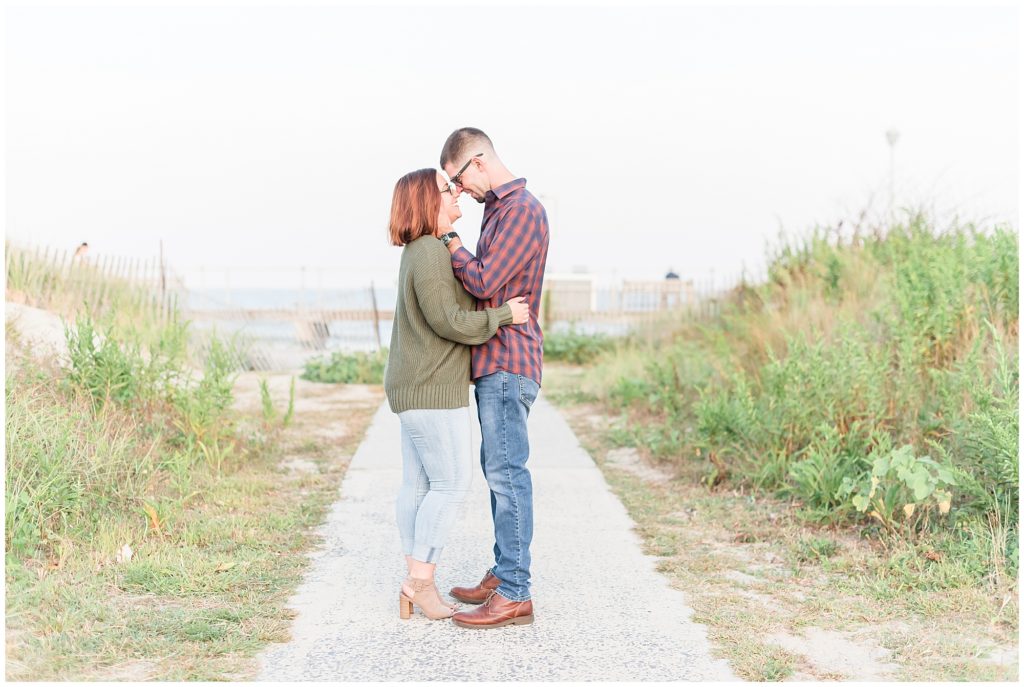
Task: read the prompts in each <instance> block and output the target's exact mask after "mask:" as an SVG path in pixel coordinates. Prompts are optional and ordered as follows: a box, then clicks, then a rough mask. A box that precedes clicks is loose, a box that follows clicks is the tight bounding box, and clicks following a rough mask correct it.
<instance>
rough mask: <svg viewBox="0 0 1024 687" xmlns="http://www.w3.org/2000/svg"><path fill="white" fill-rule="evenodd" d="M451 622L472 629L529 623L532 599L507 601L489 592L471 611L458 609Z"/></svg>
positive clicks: (499, 595)
mask: <svg viewBox="0 0 1024 687" xmlns="http://www.w3.org/2000/svg"><path fill="white" fill-rule="evenodd" d="M452 622H454V623H455V624H456V625H458V626H459V627H468V628H471V629H474V630H483V629H486V628H491V627H505V626H506V625H529V624H530V623H532V622H533V601H532V600H529V599H527V600H526V601H509V600H508V599H506V598H505V597H503V596H502V595H501V594H499V593H498V592H491V593H490V596H488V597H487V600H486V601H484V603H483V605H482V606H480V607H479V608H474V609H473V610H472V611H459V612H458V613H456V614H455V615H453V616H452Z"/></svg>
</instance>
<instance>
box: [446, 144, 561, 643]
mask: <svg viewBox="0 0 1024 687" xmlns="http://www.w3.org/2000/svg"><path fill="white" fill-rule="evenodd" d="M441 167H442V168H443V169H444V171H445V172H446V173H447V174H448V177H449V178H450V179H451V180H452V182H453V183H454V184H455V189H456V191H457V192H458V193H468V194H469V195H470V196H472V197H473V199H474V200H476V202H478V203H483V204H484V218H483V225H482V226H481V230H480V240H479V241H477V246H476V251H477V254H476V256H474V255H473V254H472V253H470V252H469V251H468V250H466V248H465V247H464V246H463V245H462V241H460V240H459V237H458V234H456V233H455V232H450V233H448V234H445V235H444V236H442V237H441V240H442V241H444V242H445V245H446V246H447V247H448V250H449V251H450V252H451V255H452V268H453V269H454V271H455V276H456V277H457V278H458V279H459V281H461V282H462V284H463V286H465V288H466V290H467V291H468V292H469V293H471V294H473V295H474V296H475V297H476V298H477V307H478V308H481V309H482V308H486V307H489V306H490V305H492V304H495V303H497V304H498V305H500V304H502V303H504V302H505V300H507V299H506V296H509V297H511V296H524V297H525V298H526V301H527V302H528V303H529V304H530V319H529V321H528V322H527V323H526V324H522V325H515V326H511V327H502V328H501V329H499V330H498V333H497V335H496V336H494V337H493V338H491V339H490V340H489V341H488V342H487V343H485V344H483V345H481V346H475V347H474V348H473V354H472V360H473V362H472V368H473V371H472V376H473V381H474V383H475V384H476V402H477V411H478V413H479V417H480V432H481V435H482V436H483V444H482V445H481V447H480V464H481V465H482V466H483V470H484V476H485V477H486V478H487V486H488V487H489V488H490V490H491V517H492V519H493V520H494V567H492V568H491V569H490V570H488V571H487V574H486V575H485V576H484V578H483V580H481V581H480V583H479V584H477V585H476V586H475V587H455V588H453V589H452V590H451V592H450V593H451V595H452V596H453V597H455V598H456V599H458V600H459V601H463V602H465V603H470V604H480V606H479V607H478V608H476V609H473V610H472V611H460V612H459V613H456V614H455V615H454V616H453V617H452V620H453V621H454V622H455V623H456V624H457V625H460V626H462V627H469V628H489V627H501V626H504V625H525V624H527V623H531V622H533V601H532V600H531V598H530V541H531V540H532V539H533V483H532V481H531V479H530V471H529V470H528V469H527V468H526V461H527V459H528V458H529V456H530V444H529V440H528V437H527V433H526V418H527V416H528V415H529V414H530V406H531V405H532V404H533V402H534V401H535V400H536V398H537V394H538V392H539V391H540V382H541V365H542V355H543V351H542V344H543V334H542V333H541V330H540V323H539V322H538V319H537V318H538V313H539V304H540V302H541V301H540V298H541V286H542V284H543V282H544V265H545V263H546V262H547V256H548V218H547V213H545V211H544V206H543V205H541V204H540V201H538V200H537V199H536V198H535V197H534V196H533V194H531V193H530V192H529V191H527V190H526V179H522V178H516V177H515V176H514V175H513V174H512V173H511V172H510V171H509V170H508V168H506V167H505V165H504V164H502V162H501V160H500V159H499V158H498V156H497V154H496V153H495V152H494V146H493V145H492V144H491V139H490V138H488V137H487V134H485V133H484V132H483V131H480V130H479V129H472V128H464V129H458V130H457V131H455V132H453V133H452V135H451V136H449V137H448V140H447V141H445V144H444V148H443V149H442V150H441Z"/></svg>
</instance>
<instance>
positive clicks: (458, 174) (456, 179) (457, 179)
mask: <svg viewBox="0 0 1024 687" xmlns="http://www.w3.org/2000/svg"><path fill="white" fill-rule="evenodd" d="M483 156H484V154H483V153H477V154H476V155H474V156H473V157H483ZM473 157H471V158H469V159H468V160H466V164H464V165H462V169H460V170H459V171H458V172H456V173H455V176H453V177H452V183H453V184H459V185H460V186H461V185H462V173H463V172H465V171H466V170H467V169H468V168H469V163H470V162H472V161H473Z"/></svg>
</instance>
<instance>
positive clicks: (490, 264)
mask: <svg viewBox="0 0 1024 687" xmlns="http://www.w3.org/2000/svg"><path fill="white" fill-rule="evenodd" d="M542 222H543V216H542V215H541V214H540V213H538V212H537V211H535V210H533V209H531V208H530V207H529V206H527V205H516V206H513V207H512V208H510V209H509V210H508V212H507V213H506V214H505V216H504V217H502V218H501V224H500V225H499V231H498V233H497V234H496V235H495V237H494V240H493V241H492V242H491V245H490V247H489V249H488V251H487V257H486V259H480V258H477V257H474V255H473V254H472V253H470V252H469V251H468V250H466V248H465V247H464V246H463V245H462V241H460V240H459V239H458V238H456V239H453V240H452V241H451V243H449V244H448V251H449V252H450V253H451V254H452V269H453V270H454V271H455V277H456V278H457V279H458V280H459V281H461V282H462V285H463V286H464V287H466V291H469V292H470V293H471V294H473V295H474V296H476V297H477V298H481V299H488V298H490V297H492V296H493V295H494V294H496V293H498V290H499V289H501V287H503V286H504V285H505V284H507V283H508V282H509V281H510V280H511V279H512V277H513V276H515V274H516V273H517V272H519V271H520V270H521V269H523V267H525V266H526V264H527V263H528V262H530V260H531V259H533V256H534V255H535V254H536V253H537V251H538V249H539V248H540V246H541V240H542V235H543V230H544V228H543V226H542Z"/></svg>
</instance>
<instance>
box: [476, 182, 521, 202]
mask: <svg viewBox="0 0 1024 687" xmlns="http://www.w3.org/2000/svg"><path fill="white" fill-rule="evenodd" d="M521 188H526V179H524V178H523V177H519V178H518V179H513V180H512V181H509V182H508V183H505V184H502V185H501V186H499V187H497V188H494V189H491V190H490V191H488V192H487V193H486V194H485V196H484V200H486V201H487V202H493V201H495V200H500V199H502V198H504V197H505V196H507V195H508V194H510V193H512V192H513V191H518V190H519V189H521Z"/></svg>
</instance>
